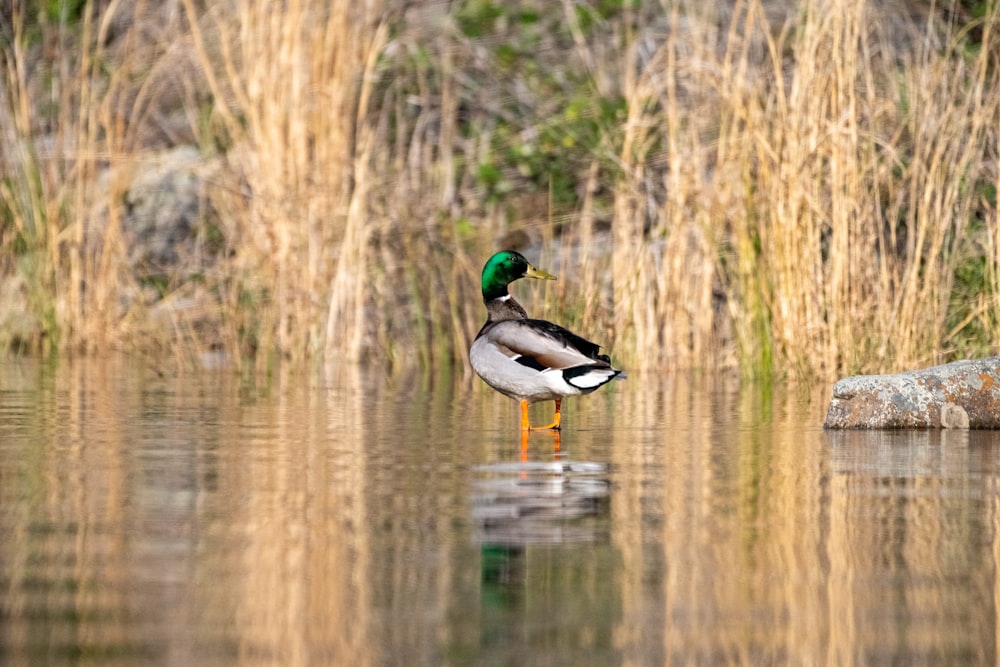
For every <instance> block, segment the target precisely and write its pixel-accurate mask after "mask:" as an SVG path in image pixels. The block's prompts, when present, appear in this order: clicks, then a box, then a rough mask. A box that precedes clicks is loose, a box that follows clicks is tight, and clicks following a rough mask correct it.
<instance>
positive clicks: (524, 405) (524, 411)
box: [521, 401, 531, 432]
mask: <svg viewBox="0 0 1000 667" xmlns="http://www.w3.org/2000/svg"><path fill="white" fill-rule="evenodd" d="M521 430H522V431H525V432H527V431H530V430H531V422H529V421H528V402H527V401H521Z"/></svg>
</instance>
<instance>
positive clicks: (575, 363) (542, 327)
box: [469, 250, 625, 431]
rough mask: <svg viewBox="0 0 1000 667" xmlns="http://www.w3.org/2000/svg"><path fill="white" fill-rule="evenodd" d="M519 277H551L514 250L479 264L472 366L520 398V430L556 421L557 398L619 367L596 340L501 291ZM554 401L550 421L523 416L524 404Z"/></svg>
mask: <svg viewBox="0 0 1000 667" xmlns="http://www.w3.org/2000/svg"><path fill="white" fill-rule="evenodd" d="M519 278H541V279H545V280H554V279H555V276H553V275H551V274H548V273H546V272H545V271H539V270H538V269H536V268H535V267H533V266H532V265H531V264H529V263H528V260H526V259H525V258H524V256H522V255H521V254H520V253H517V252H514V251H512V250H505V251H502V252H498V253H496V254H495V255H493V256H492V257H490V258H489V260H487V262H486V266H484V267H483V303H485V304H486V313H487V317H486V324H484V325H483V328H482V329H480V330H479V335H477V336H476V340H475V341H473V343H472V349H471V350H470V351H469V358H470V360H471V362H472V367H473V368H474V369H475V370H476V373H477V374H478V375H479V377H481V378H482V379H483V380H484V381H485V382H486V384H488V385H490V386H491V387H493V388H494V389H496V390H497V391H499V392H500V393H501V394H504V395H505V396H510V397H511V398H513V399H515V400H517V401H518V402H520V404H521V430H522V431H529V430H546V429H558V428H559V427H560V410H561V408H562V399H563V398H565V397H566V396H577V395H580V394H589V393H590V392H592V391H594V390H595V389H597V388H598V387H600V386H601V385H603V384H605V383H606V382H609V381H611V380H613V379H615V378H618V379H621V380H624V379H625V375H624V373H622V371H620V370H618V369H616V368H613V367H612V366H611V359H609V358H608V356H607V355H605V354H600V349H601V348H600V346H599V345H596V344H594V343H591V342H590V341H588V340H585V339H583V338H581V337H580V336H577V335H576V334H574V333H573V332H571V331H568V330H566V329H564V328H562V327H561V326H559V325H557V324H553V323H551V322H546V321H545V320H534V319H530V318H528V314H527V312H525V310H524V308H522V307H521V304H519V303H518V302H517V301H515V300H514V298H513V297H512V296H511V295H510V293H509V292H508V291H507V286H508V285H509V284H510V283H512V282H514V281H515V280H518V279H519ZM538 401H555V403H556V412H555V418H554V420H553V422H552V423H551V424H549V425H547V426H537V427H533V426H531V424H530V423H529V421H528V405H529V404H531V403H537V402H538Z"/></svg>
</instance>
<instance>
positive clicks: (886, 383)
mask: <svg viewBox="0 0 1000 667" xmlns="http://www.w3.org/2000/svg"><path fill="white" fill-rule="evenodd" d="M824 426H825V427H826V428H869V429H872V428H976V429H1000V357H989V358H986V359H975V360H970V361H956V362H953V363H950V364H944V365H943V366H933V367H931V368H925V369H922V370H916V371H907V372H905V373H897V374H895V375H856V376H854V377H849V378H844V379H843V380H840V381H839V382H837V383H836V384H835V385H834V386H833V398H832V399H831V400H830V408H829V410H828V411H827V413H826V423H825V424H824Z"/></svg>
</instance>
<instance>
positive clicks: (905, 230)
mask: <svg viewBox="0 0 1000 667" xmlns="http://www.w3.org/2000/svg"><path fill="white" fill-rule="evenodd" d="M998 19H1000V7H998V3H996V2H994V1H990V2H954V1H952V2H924V1H922V0H905V1H904V0H898V1H892V0H889V1H886V2H866V1H864V0H828V1H822V2H821V1H819V0H802V1H801V2H792V1H790V0H774V1H767V0H746V1H736V2H722V3H704V2H700V1H695V0H672V1H671V0H662V1H655V0H562V1H560V2H552V1H547V0H503V1H501V0H453V1H450V2H444V1H442V2H401V1H395V0H354V1H353V2H342V1H337V0H287V1H285V2H262V1H258V2H250V1H242V0H220V1H213V2H205V1H204V0H165V1H157V2H152V1H151V0H145V1H144V0H96V1H91V0H46V1H45V2H29V1H27V0H13V3H12V4H10V3H8V4H7V5H5V6H4V8H2V9H0V70H2V76H3V79H2V82H0V98H2V99H0V346H2V347H3V348H4V349H7V350H8V351H14V352H18V353H41V354H47V355H55V354H76V353H84V354H103V353H106V352H110V351H116V350H125V351H130V352H135V353H141V354H143V355H148V356H149V357H150V358H153V359H156V360H157V362H158V363H161V364H177V365H178V366H186V365H190V364H192V363H201V364H214V363H224V364H233V365H235V366H238V367H244V368H258V369H268V368H271V367H273V365H274V364H275V363H278V362H282V361H284V362H289V363H292V364H306V365H314V366H317V367H326V368H335V367H336V365H337V364H340V363H345V362H347V363H352V362H356V361H363V362H376V363H379V364H384V365H386V366H388V367H391V368H394V369H395V368H418V367H420V368H430V367H441V368H457V369H463V370H465V372H467V361H466V359H467V357H466V355H467V350H468V346H469V344H470V343H471V340H472V338H473V337H474V336H475V333H476V331H477V330H478V328H479V326H480V325H481V323H482V320H483V319H484V312H485V311H484V310H483V308H482V303H481V297H480V294H479V271H480V269H481V267H482V264H483V262H484V261H485V259H486V258H487V257H488V256H489V255H490V254H491V253H492V252H494V251H495V250H498V249H501V248H506V247H510V248H515V249H520V250H522V251H523V252H525V254H526V255H527V256H528V257H529V260H530V261H532V262H533V263H535V264H536V265H537V266H540V267H542V268H544V269H546V270H549V271H552V272H554V273H557V274H558V275H559V277H560V280H559V281H558V282H556V283H548V284H546V285H530V286H529V285H518V286H517V287H515V292H516V293H517V294H518V296H519V298H520V299H521V301H522V302H523V303H525V305H526V306H527V308H528V310H529V312H530V313H531V314H532V315H533V316H536V317H545V318H549V319H553V320H555V321H558V322H561V323H563V324H566V325H568V326H570V327H571V328H574V329H576V330H578V331H579V332H580V333H581V334H583V335H584V336H587V337H590V338H593V339H595V340H597V341H598V342H600V343H602V344H603V345H604V346H605V347H606V348H607V349H608V351H609V352H610V353H611V354H612V357H613V359H614V360H615V362H616V363H617V364H620V365H621V366H623V367H625V368H627V369H629V371H630V373H631V372H636V371H642V370H648V371H653V372H660V371H668V370H674V369H688V368H696V369H704V370H706V371H710V372H714V371H719V370H726V371H732V372H736V371H737V370H738V371H739V372H741V373H742V374H743V375H745V376H749V377H771V376H773V375H784V376H789V377H793V378H798V379H820V378H829V377H832V376H835V375H838V374H839V375H843V374H848V373H856V372H878V371H884V370H890V369H902V368H905V367H910V366H918V365H927V364H930V363H936V362H939V361H945V360H949V359H952V358H958V357H968V356H982V355H986V354H990V353H994V352H995V351H996V348H997V345H996V341H997V340H998V327H1000V325H998V315H997V307H998V302H997V299H998V295H1000V245H998V244H1000V241H998V238H997V235H998V231H1000V230H998V226H997V199H996V193H997V186H998V179H1000V174H998V148H1000V144H998V132H1000V85H998V84H1000V81H998V65H1000V60H998V58H1000V40H998V36H997V28H998V27H1000V21H998Z"/></svg>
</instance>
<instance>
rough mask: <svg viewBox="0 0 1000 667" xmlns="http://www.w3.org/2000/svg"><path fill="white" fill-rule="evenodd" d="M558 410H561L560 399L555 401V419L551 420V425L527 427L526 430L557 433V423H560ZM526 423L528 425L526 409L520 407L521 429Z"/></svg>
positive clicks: (560, 416) (558, 427)
mask: <svg viewBox="0 0 1000 667" xmlns="http://www.w3.org/2000/svg"><path fill="white" fill-rule="evenodd" d="M560 410H562V399H561V398H557V399H556V414H555V417H554V418H553V419H552V423H551V424H549V425H547V426H529V427H528V428H529V429H530V430H532V431H558V430H559V429H560V428H561V427H560V426H559V422H560V420H561V418H562V415H561V413H560ZM527 423H528V411H527V407H522V413H521V428H522V429H523V428H524V425H525V424H527Z"/></svg>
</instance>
